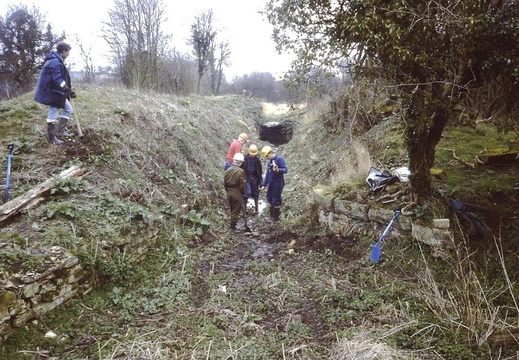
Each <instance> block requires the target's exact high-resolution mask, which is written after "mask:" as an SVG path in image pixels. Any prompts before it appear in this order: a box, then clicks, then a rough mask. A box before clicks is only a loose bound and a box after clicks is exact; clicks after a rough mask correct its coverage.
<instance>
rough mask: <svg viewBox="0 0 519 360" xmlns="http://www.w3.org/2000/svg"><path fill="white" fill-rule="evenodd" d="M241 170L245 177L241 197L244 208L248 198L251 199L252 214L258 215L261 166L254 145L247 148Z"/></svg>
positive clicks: (256, 148)
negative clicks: (245, 181)
mask: <svg viewBox="0 0 519 360" xmlns="http://www.w3.org/2000/svg"><path fill="white" fill-rule="evenodd" d="M243 170H245V175H246V176H247V183H246V184H245V194H244V195H243V201H244V203H245V208H247V201H249V198H252V199H253V200H254V214H255V215H258V213H259V209H258V202H259V195H260V187H261V183H262V176H263V166H262V165H261V160H260V158H259V156H258V147H257V146H256V145H254V144H252V145H251V146H249V150H248V154H246V155H245V162H244V164H243Z"/></svg>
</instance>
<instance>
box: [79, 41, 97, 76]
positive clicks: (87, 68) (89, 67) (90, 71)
mask: <svg viewBox="0 0 519 360" xmlns="http://www.w3.org/2000/svg"><path fill="white" fill-rule="evenodd" d="M75 38H76V43H77V44H79V54H80V56H81V60H83V65H84V67H83V71H84V75H83V81H84V82H85V83H87V84H94V83H95V71H94V68H95V67H94V61H93V60H92V45H91V44H90V45H89V46H88V48H87V47H86V46H85V45H83V42H82V41H81V39H80V38H79V37H78V36H77V35H76V37H75Z"/></svg>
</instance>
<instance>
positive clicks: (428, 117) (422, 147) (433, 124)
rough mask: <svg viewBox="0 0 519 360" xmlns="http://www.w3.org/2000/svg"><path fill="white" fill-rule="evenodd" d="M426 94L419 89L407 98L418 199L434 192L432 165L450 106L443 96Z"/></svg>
mask: <svg viewBox="0 0 519 360" xmlns="http://www.w3.org/2000/svg"><path fill="white" fill-rule="evenodd" d="M424 94H425V93H424V92H416V93H414V94H412V95H411V96H410V97H409V98H408V100H409V101H407V104H406V105H407V106H406V116H405V122H406V128H405V139H406V146H407V153H408V156H409V170H410V171H411V190H412V192H413V193H414V194H415V195H417V196H418V198H419V199H423V198H424V197H428V196H430V195H432V193H433V188H432V184H431V168H432V167H433V165H434V159H435V153H436V151H435V149H436V145H437V144H438V142H439V141H440V139H441V135H442V132H443V129H444V127H445V125H446V124H447V121H448V108H447V107H446V106H445V105H443V104H446V102H442V101H441V99H436V101H434V100H433V99H431V98H428V96H425V95H424ZM429 94H430V93H429ZM429 94H428V95H429Z"/></svg>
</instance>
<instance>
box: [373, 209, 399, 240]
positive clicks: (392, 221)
mask: <svg viewBox="0 0 519 360" xmlns="http://www.w3.org/2000/svg"><path fill="white" fill-rule="evenodd" d="M400 213H401V211H400V210H395V211H394V212H393V218H391V221H390V222H389V224H388V225H387V227H386V229H385V230H384V232H383V233H382V236H380V239H378V241H377V242H376V243H375V246H378V245H380V243H381V242H382V240H384V238H385V237H386V235H387V233H388V232H389V230H390V229H391V226H393V223H394V222H395V221H396V219H397V217H398V215H400Z"/></svg>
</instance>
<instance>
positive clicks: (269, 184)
mask: <svg viewBox="0 0 519 360" xmlns="http://www.w3.org/2000/svg"><path fill="white" fill-rule="evenodd" d="M261 155H263V157H266V158H268V162H267V165H266V166H267V171H266V174H265V178H264V179H263V184H262V185H263V186H262V187H261V189H262V190H265V188H266V189H267V202H268V203H269V205H270V217H269V218H268V220H267V221H269V222H273V221H278V220H279V216H280V215H281V202H282V201H281V193H282V192H283V188H284V187H285V177H284V175H285V174H286V173H287V172H288V168H287V164H286V162H285V159H284V158H283V157H282V156H281V155H278V154H276V152H275V151H274V149H272V148H271V147H270V146H264V147H263V148H262V149H261Z"/></svg>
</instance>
